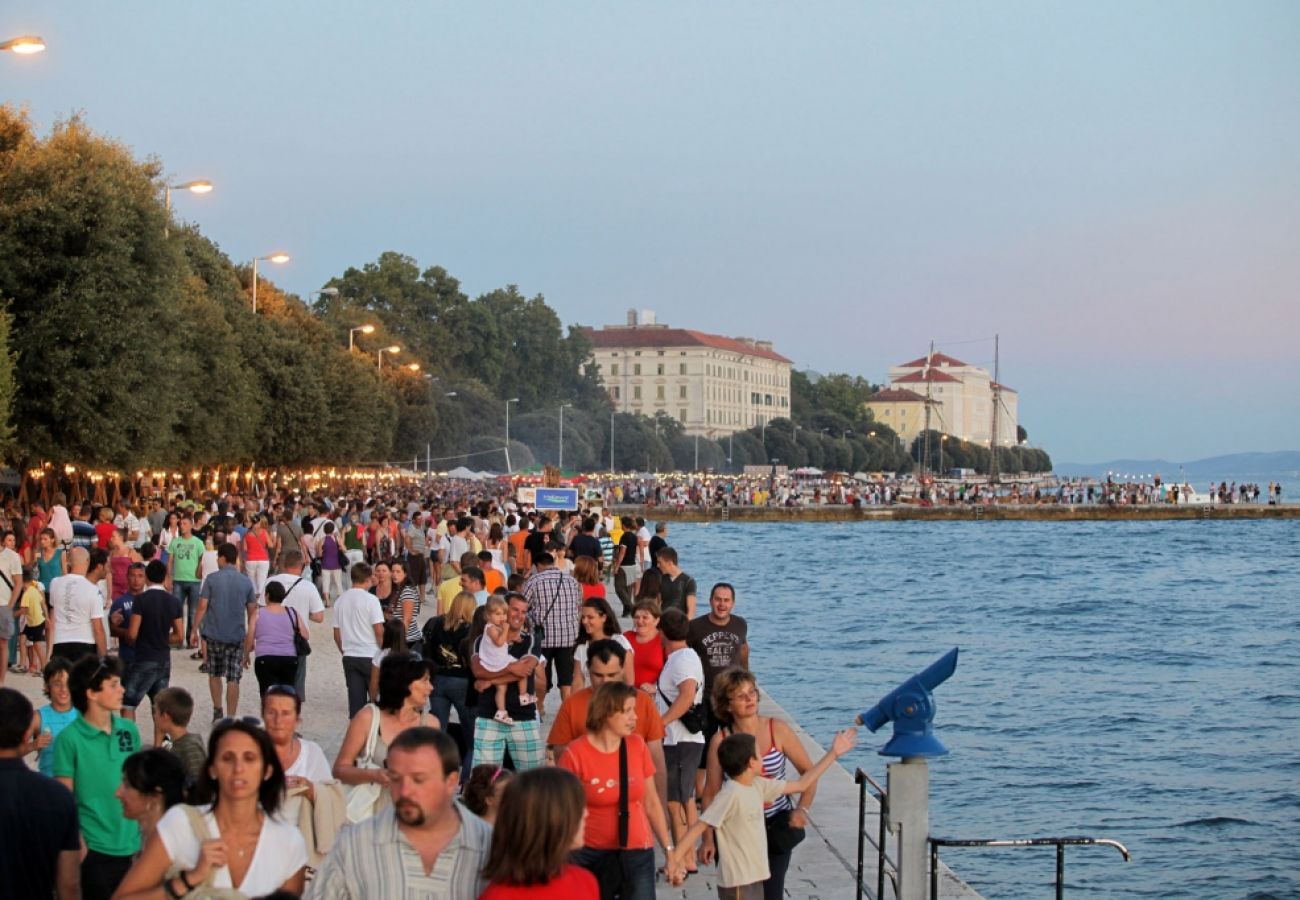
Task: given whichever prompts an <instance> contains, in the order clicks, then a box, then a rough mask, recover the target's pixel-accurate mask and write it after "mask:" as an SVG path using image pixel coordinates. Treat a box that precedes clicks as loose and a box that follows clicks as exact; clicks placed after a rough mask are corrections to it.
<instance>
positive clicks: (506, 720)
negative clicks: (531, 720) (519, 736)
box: [492, 709, 515, 725]
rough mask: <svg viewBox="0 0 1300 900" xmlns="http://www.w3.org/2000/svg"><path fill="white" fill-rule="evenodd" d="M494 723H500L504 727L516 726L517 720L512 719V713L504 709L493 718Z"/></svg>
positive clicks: (498, 711)
mask: <svg viewBox="0 0 1300 900" xmlns="http://www.w3.org/2000/svg"><path fill="white" fill-rule="evenodd" d="M492 721H494V722H500V723H501V724H502V725H513V724H515V720H514V719H512V718H510V713H508V712H506V711H505V710H504V709H498V710H497V714H496V715H495V716H493V717H492Z"/></svg>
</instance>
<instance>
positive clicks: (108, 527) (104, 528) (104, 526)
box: [95, 506, 117, 550]
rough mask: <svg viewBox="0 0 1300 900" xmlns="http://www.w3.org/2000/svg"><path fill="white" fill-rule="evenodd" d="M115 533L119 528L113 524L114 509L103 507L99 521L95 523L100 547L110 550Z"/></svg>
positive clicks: (100, 510)
mask: <svg viewBox="0 0 1300 900" xmlns="http://www.w3.org/2000/svg"><path fill="white" fill-rule="evenodd" d="M115 531H117V526H116V525H114V524H113V507H111V506H101V507H100V508H99V521H98V522H96V523H95V534H96V536H97V537H98V542H99V546H100V547H102V548H103V549H105V550H107V549H109V547H110V544H109V541H110V539H111V538H112V537H113V532H115Z"/></svg>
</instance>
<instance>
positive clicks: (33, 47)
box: [0, 34, 45, 56]
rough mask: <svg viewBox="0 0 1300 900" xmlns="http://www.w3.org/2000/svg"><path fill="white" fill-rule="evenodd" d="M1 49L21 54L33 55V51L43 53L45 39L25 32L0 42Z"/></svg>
mask: <svg viewBox="0 0 1300 900" xmlns="http://www.w3.org/2000/svg"><path fill="white" fill-rule="evenodd" d="M0 50H8V51H10V52H11V53H17V54H18V55H19V56H31V55H32V54H33V53H41V52H43V51H44V50H45V39H44V38H42V37H39V36H37V35H34V34H24V35H22V36H20V37H16V38H10V39H9V40H7V41H3V42H0Z"/></svg>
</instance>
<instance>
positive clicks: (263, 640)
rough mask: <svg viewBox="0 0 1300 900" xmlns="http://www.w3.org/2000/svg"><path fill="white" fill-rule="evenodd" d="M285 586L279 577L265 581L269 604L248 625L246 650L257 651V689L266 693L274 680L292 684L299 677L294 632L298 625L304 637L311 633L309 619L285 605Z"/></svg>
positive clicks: (279, 682) (255, 614) (254, 672)
mask: <svg viewBox="0 0 1300 900" xmlns="http://www.w3.org/2000/svg"><path fill="white" fill-rule="evenodd" d="M284 595H285V587H284V585H283V584H280V583H279V582H278V581H272V582H268V583H267V585H266V606H263V607H261V608H259V609H258V610H257V611H256V612H255V613H254V614H253V623H252V626H251V627H250V628H249V629H248V637H246V638H245V639H244V640H245V641H246V642H247V646H246V648H245V649H246V651H252V652H253V653H255V654H256V655H257V659H256V660H255V661H254V662H253V674H255V675H256V676H257V689H258V691H259V692H260V693H261V695H262V696H263V697H265V696H266V692H267V690H268V689H269V688H270V687H271V685H273V684H293V683H294V680H295V679H296V678H297V677H298V651H297V649H296V648H295V647H294V645H293V632H294V629H297V630H298V632H299V634H301V635H302V636H303V637H304V638H306V637H310V634H309V633H308V631H307V623H306V622H303V621H301V620H299V619H298V615H297V613H295V612H294V611H293V610H292V609H289V608H288V607H287V606H285V605H284Z"/></svg>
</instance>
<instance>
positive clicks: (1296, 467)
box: [1052, 450, 1300, 497]
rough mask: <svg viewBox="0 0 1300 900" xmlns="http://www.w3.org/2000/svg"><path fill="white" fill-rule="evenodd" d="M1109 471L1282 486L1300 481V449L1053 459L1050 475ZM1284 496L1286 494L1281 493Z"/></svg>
mask: <svg viewBox="0 0 1300 900" xmlns="http://www.w3.org/2000/svg"><path fill="white" fill-rule="evenodd" d="M1108 472H1113V473H1116V480H1123V478H1122V476H1125V475H1128V476H1133V477H1138V476H1143V477H1146V476H1151V475H1160V476H1161V477H1162V478H1163V479H1164V480H1165V481H1166V482H1172V481H1184V480H1185V481H1188V482H1190V483H1191V484H1192V486H1193V487H1198V488H1199V487H1204V485H1206V484H1209V483H1210V482H1211V481H1213V482H1214V483H1215V484H1218V483H1219V482H1221V481H1227V482H1229V483H1231V482H1233V481H1235V482H1237V483H1239V484H1240V483H1242V482H1247V483H1250V482H1254V483H1257V484H1260V485H1264V484H1267V483H1268V482H1270V481H1280V482H1282V484H1283V485H1284V486H1287V485H1289V484H1296V483H1297V482H1300V450H1279V451H1275V452H1269V453H1231V454H1227V455H1225V456H1209V457H1206V458H1204V459H1195V460H1189V461H1184V462H1177V461H1173V460H1168V459H1112V460H1108V461H1106V462H1097V463H1074V462H1056V463H1055V464H1054V465H1053V467H1052V474H1054V475H1056V476H1057V477H1058V478H1081V477H1092V478H1097V477H1101V478H1104V477H1105V476H1106V474H1107V473H1108ZM1283 496H1284V497H1285V496H1286V495H1285V494H1283Z"/></svg>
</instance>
